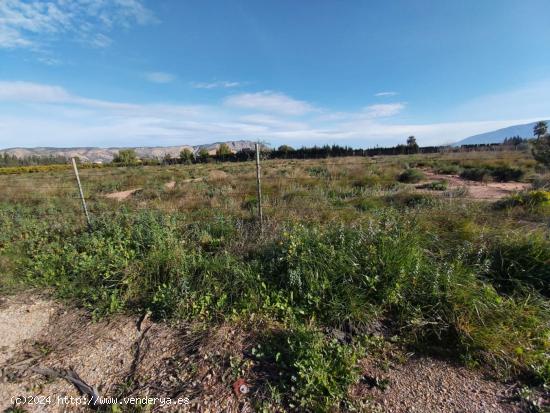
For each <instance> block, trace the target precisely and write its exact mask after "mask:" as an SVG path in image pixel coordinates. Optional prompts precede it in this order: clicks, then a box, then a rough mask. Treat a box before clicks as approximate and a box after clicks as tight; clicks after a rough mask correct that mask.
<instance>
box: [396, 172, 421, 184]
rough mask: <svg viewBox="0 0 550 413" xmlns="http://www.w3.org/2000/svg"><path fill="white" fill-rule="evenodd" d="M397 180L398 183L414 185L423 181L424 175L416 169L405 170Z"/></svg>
mask: <svg viewBox="0 0 550 413" xmlns="http://www.w3.org/2000/svg"><path fill="white" fill-rule="evenodd" d="M397 179H398V181H399V182H403V183H408V184H416V183H418V182H420V181H422V180H423V179H424V174H423V173H422V171H420V170H418V169H406V170H405V171H404V172H402V173H401V175H399V177H398V178H397Z"/></svg>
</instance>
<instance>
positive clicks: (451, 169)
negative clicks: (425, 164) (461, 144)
mask: <svg viewBox="0 0 550 413" xmlns="http://www.w3.org/2000/svg"><path fill="white" fill-rule="evenodd" d="M461 170H462V169H461V168H460V166H458V165H456V164H444V165H440V166H439V167H438V168H437V169H436V171H437V173H439V174H444V175H458V174H459V173H460V172H461Z"/></svg>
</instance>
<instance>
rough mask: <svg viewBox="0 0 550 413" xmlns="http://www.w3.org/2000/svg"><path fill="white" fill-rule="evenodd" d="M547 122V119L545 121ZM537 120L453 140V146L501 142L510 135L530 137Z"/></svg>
mask: <svg viewBox="0 0 550 413" xmlns="http://www.w3.org/2000/svg"><path fill="white" fill-rule="evenodd" d="M546 122H547V123H549V121H546ZM536 123H537V122H532V123H525V124H523V125H513V126H508V127H507V128H502V129H497V130H494V131H491V132H485V133H480V134H479V135H473V136H470V137H468V138H465V139H462V140H461V141H458V142H455V143H454V144H453V146H460V145H475V144H480V143H502V142H503V141H504V139H506V138H511V137H512V136H519V137H521V138H532V137H533V127H534V126H535V124H536Z"/></svg>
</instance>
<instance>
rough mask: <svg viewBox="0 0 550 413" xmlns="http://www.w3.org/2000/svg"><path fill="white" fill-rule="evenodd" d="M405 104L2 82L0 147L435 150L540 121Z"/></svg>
mask: <svg viewBox="0 0 550 413" xmlns="http://www.w3.org/2000/svg"><path fill="white" fill-rule="evenodd" d="M514 96H517V95H515V94H514ZM528 96H531V95H530V94H528ZM405 107H406V105H405V103H388V104H377V105H369V106H365V107H363V108H360V109H358V110H356V111H349V112H337V111H331V110H329V109H326V108H318V107H316V106H314V105H313V104H311V103H309V102H305V101H302V100H297V99H295V98H292V97H290V96H288V95H285V94H283V93H280V92H273V91H270V92H260V93H249V94H239V95H233V96H230V97H229V98H227V99H226V100H222V101H220V102H217V103H213V104H210V105H190V104H179V105H178V104H163V103H149V104H136V103H130V102H115V101H110V100H102V99H93V98H89V97H85V96H79V95H77V94H74V93H71V92H70V91H68V90H66V89H65V88H63V87H61V86H57V85H46V84H38V83H30V82H7V81H0V147H7V146H13V142H18V144H19V145H22V146H148V145H149V146H151V145H178V144H198V143H206V142H212V141H219V140H226V139H246V138H250V139H257V138H262V139H266V140H268V141H270V142H272V143H274V144H281V143H290V144H293V145H302V144H307V145H313V144H324V143H329V144H330V143H337V142H342V143H346V144H352V145H354V146H362V147H369V146H374V145H376V144H379V145H394V144H396V143H403V142H404V141H405V139H406V137H407V136H409V135H416V136H417V138H418V141H419V143H420V144H422V145H431V144H442V143H451V142H455V141H457V140H459V139H461V138H464V137H466V136H469V135H474V134H477V133H482V132H487V131H490V130H493V129H498V128H502V127H506V126H510V125H513V124H519V123H528V122H531V121H533V120H536V119H533V118H532V116H531V117H530V116H526V117H509V118H506V119H499V118H493V119H496V120H471V119H467V118H465V119H467V120H459V121H451V122H449V121H448V122H441V123H416V124H413V123H398V122H397V121H396V118H395V116H396V115H398V114H400V113H401V111H403V109H404V108H405ZM297 114H300V116H299V117H296V116H295V115H297ZM548 115H550V114H549V113H546V116H542V117H541V118H546V119H547V118H549V117H550V116H548ZM489 119H490V118H489Z"/></svg>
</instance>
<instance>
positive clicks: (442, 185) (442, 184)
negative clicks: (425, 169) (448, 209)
mask: <svg viewBox="0 0 550 413" xmlns="http://www.w3.org/2000/svg"><path fill="white" fill-rule="evenodd" d="M448 187H449V183H448V182H447V181H445V180H441V181H433V182H428V183H425V184H423V185H420V186H418V187H417V188H418V189H429V190H431V191H446V190H447V188H448Z"/></svg>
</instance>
